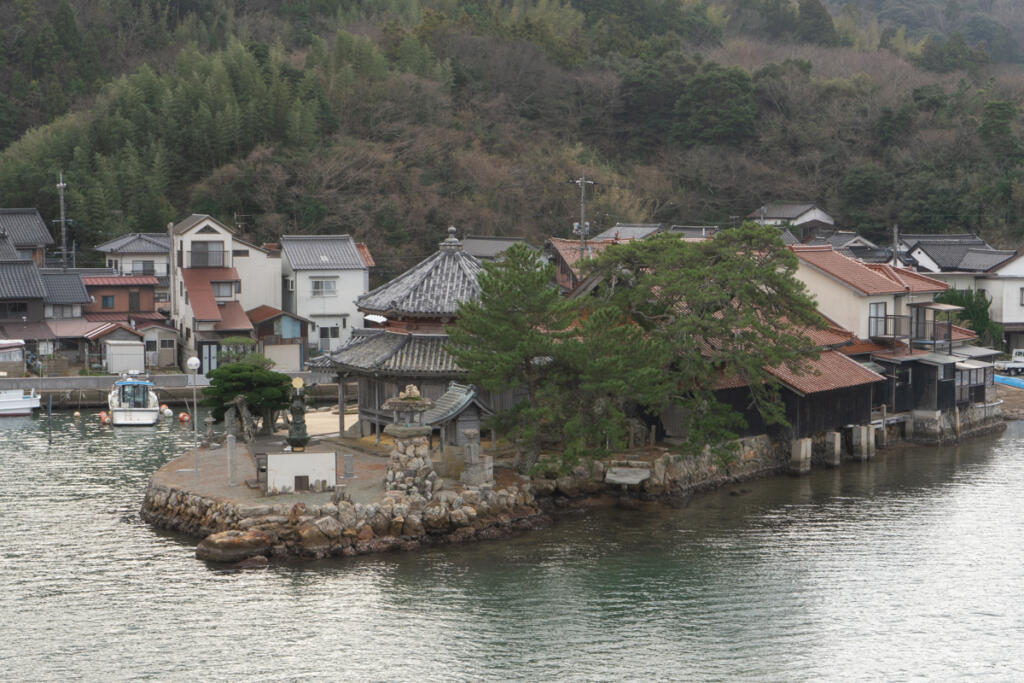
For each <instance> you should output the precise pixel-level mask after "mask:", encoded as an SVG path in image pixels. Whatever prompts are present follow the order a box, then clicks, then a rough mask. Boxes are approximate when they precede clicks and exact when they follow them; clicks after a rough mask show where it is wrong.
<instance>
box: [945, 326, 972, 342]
mask: <svg viewBox="0 0 1024 683" xmlns="http://www.w3.org/2000/svg"><path fill="white" fill-rule="evenodd" d="M952 327H953V330H952V335H951V336H952V338H953V341H970V340H971V339H977V338H978V335H977V334H976V333H975V332H974V330H971V329H968V328H966V327H960V326H959V325H953V326H952Z"/></svg>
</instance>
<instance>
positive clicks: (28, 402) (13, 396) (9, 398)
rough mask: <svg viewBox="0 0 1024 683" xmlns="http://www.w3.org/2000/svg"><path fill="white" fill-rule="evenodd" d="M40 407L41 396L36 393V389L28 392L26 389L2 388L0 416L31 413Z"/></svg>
mask: <svg viewBox="0 0 1024 683" xmlns="http://www.w3.org/2000/svg"><path fill="white" fill-rule="evenodd" d="M38 407H39V396H37V395H36V390H35V389H33V390H32V391H31V393H27V394H26V393H25V390H24V389H2V390H0V417H14V416H16V415H31V414H32V411H33V410H35V409H36V408H38Z"/></svg>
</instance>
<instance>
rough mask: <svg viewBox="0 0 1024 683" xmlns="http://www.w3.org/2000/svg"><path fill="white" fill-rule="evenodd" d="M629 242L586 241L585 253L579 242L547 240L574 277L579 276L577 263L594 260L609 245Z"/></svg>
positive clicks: (558, 239)
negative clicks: (581, 249)
mask: <svg viewBox="0 0 1024 683" xmlns="http://www.w3.org/2000/svg"><path fill="white" fill-rule="evenodd" d="M629 241H631V240H587V249H586V251H585V252H581V251H580V241H579V240H567V239H562V238H561V237H549V238H548V244H550V245H551V247H552V248H553V249H554V250H555V251H556V252H558V255H559V256H560V257H561V258H562V260H563V261H565V265H567V266H569V267H570V268H571V269H572V271H573V273H574V274H576V275H579V269H578V268H576V263H577V262H579V261H581V260H586V259H592V258H596V257H597V256H599V255H600V254H601V252H603V251H604V250H605V249H607V248H608V247H610V246H611V245H613V244H624V243H626V242H629Z"/></svg>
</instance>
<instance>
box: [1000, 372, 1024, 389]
mask: <svg viewBox="0 0 1024 683" xmlns="http://www.w3.org/2000/svg"><path fill="white" fill-rule="evenodd" d="M995 380H996V384H1005V385H1007V386H1010V387H1017V388H1018V389H1024V379H1017V378H1016V377H1007V376H1006V375H996V376H995Z"/></svg>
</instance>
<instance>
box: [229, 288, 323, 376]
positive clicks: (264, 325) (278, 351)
mask: <svg viewBox="0 0 1024 683" xmlns="http://www.w3.org/2000/svg"><path fill="white" fill-rule="evenodd" d="M245 314H246V316H248V318H249V321H250V322H251V323H252V326H253V328H254V330H255V332H256V343H257V349H256V350H257V352H258V353H261V354H263V355H264V356H266V357H267V358H270V359H271V360H273V361H274V369H275V370H276V371H278V372H291V371H300V370H302V369H303V368H304V367H305V363H306V353H307V351H306V338H307V337H308V335H309V328H310V327H312V326H313V321H312V320H309V319H308V318H303V317H302V316H299V315H295V314H294V313H289V312H287V311H282V310H281V309H280V308H274V307H273V306H266V305H264V306H257V307H256V308H253V309H251V310H248V311H246V312H245Z"/></svg>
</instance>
